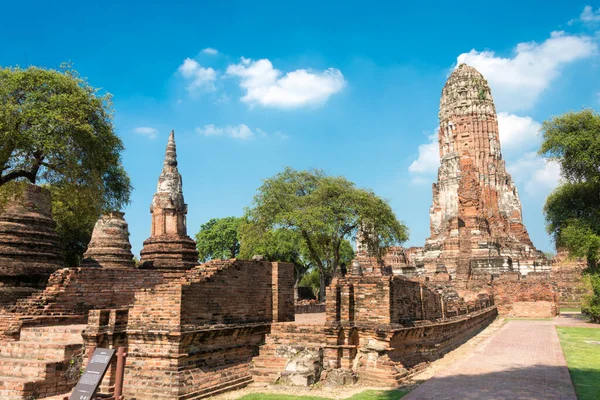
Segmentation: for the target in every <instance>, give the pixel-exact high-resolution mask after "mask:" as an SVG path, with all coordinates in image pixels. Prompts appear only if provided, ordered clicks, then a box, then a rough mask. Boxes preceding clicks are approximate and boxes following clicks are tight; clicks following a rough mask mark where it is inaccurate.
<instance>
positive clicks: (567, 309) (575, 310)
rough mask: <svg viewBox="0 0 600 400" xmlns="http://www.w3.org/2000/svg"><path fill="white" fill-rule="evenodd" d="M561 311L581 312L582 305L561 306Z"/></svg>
mask: <svg viewBox="0 0 600 400" xmlns="http://www.w3.org/2000/svg"><path fill="white" fill-rule="evenodd" d="M560 312H561V313H562V312H581V308H580V307H561V308H560Z"/></svg>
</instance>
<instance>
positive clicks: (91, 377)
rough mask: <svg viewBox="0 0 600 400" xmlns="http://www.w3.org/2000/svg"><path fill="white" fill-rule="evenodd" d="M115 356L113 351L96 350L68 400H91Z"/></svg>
mask: <svg viewBox="0 0 600 400" xmlns="http://www.w3.org/2000/svg"><path fill="white" fill-rule="evenodd" d="M114 354H115V350H114V349H96V350H94V354H93V355H92V358H91V359H90V361H89V362H88V365H87V367H86V368H85V371H83V375H81V378H79V382H77V386H75V390H73V394H72V395H71V397H69V400H92V396H93V395H94V393H96V390H98V386H100V383H101V382H102V378H104V374H105V373H106V370H107V369H108V365H109V364H110V361H111V360H112V358H113V356H114Z"/></svg>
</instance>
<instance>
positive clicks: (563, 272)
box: [551, 263, 591, 307]
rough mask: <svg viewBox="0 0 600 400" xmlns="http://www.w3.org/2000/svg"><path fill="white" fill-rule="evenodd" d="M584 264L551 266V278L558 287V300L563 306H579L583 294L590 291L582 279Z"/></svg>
mask: <svg viewBox="0 0 600 400" xmlns="http://www.w3.org/2000/svg"><path fill="white" fill-rule="evenodd" d="M584 268H585V267H584V266H582V265H577V264H575V263H573V264H566V265H555V266H553V267H552V273H551V276H552V280H553V281H555V282H556V285H557V289H558V302H559V304H560V305H561V306H564V307H580V306H581V301H582V299H583V297H584V296H586V295H587V294H589V293H590V292H591V288H590V287H589V284H586V282H584V281H583V270H584Z"/></svg>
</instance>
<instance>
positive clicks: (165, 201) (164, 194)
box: [152, 131, 185, 209]
mask: <svg viewBox="0 0 600 400" xmlns="http://www.w3.org/2000/svg"><path fill="white" fill-rule="evenodd" d="M152 206H153V207H156V206H160V207H161V208H175V209H183V208H184V207H185V202H184V200H183V184H182V181H181V174H179V170H178V169H177V145H176V144H175V131H171V133H170V134H169V140H168V142H167V150H166V151H165V160H164V162H163V169H162V172H161V174H160V176H159V177H158V185H157V187H156V194H155V195H154V198H153V200H152Z"/></svg>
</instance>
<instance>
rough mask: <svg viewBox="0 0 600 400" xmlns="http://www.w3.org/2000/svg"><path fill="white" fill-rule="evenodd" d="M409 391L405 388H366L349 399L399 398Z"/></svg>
mask: <svg viewBox="0 0 600 400" xmlns="http://www.w3.org/2000/svg"><path fill="white" fill-rule="evenodd" d="M407 393H408V391H405V390H365V391H364V392H361V393H358V394H355V395H354V396H352V397H350V398H348V400H398V399H401V398H402V397H404V395H406V394H407Z"/></svg>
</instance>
